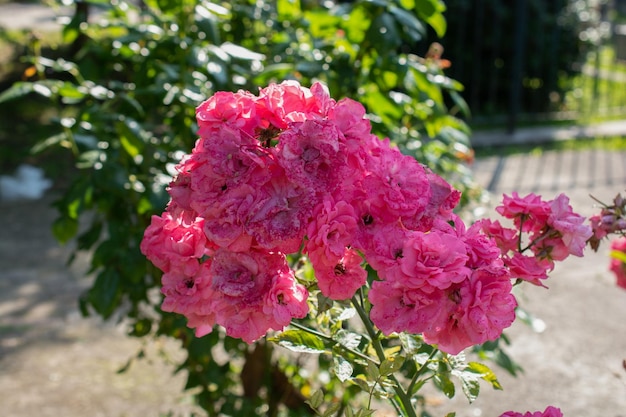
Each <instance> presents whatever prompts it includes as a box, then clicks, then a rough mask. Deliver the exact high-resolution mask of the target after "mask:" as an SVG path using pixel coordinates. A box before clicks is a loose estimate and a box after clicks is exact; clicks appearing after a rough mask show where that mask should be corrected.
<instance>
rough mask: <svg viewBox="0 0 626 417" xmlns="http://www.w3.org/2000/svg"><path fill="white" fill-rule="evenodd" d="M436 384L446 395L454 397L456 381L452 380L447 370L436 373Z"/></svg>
mask: <svg viewBox="0 0 626 417" xmlns="http://www.w3.org/2000/svg"><path fill="white" fill-rule="evenodd" d="M435 385H436V386H437V387H438V388H439V389H440V390H441V391H442V392H443V393H444V394H445V395H446V397H448V398H453V397H454V394H455V393H456V389H455V388H454V382H452V380H451V379H450V375H449V374H448V373H447V372H444V373H437V374H435Z"/></svg>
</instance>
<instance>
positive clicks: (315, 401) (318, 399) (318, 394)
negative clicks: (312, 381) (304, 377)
mask: <svg viewBox="0 0 626 417" xmlns="http://www.w3.org/2000/svg"><path fill="white" fill-rule="evenodd" d="M305 402H306V403H307V404H308V405H310V406H311V408H313V409H314V410H317V409H318V408H320V406H321V405H322V403H323V402H324V393H323V392H322V390H321V389H320V390H317V391H315V392H314V393H313V395H311V398H309V399H308V400H307V401H305Z"/></svg>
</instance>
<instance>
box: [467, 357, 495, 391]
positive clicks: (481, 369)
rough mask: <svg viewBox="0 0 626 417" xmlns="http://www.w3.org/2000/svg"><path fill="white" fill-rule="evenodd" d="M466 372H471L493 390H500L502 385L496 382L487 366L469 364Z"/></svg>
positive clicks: (475, 363) (474, 363) (493, 374)
mask: <svg viewBox="0 0 626 417" xmlns="http://www.w3.org/2000/svg"><path fill="white" fill-rule="evenodd" d="M466 371H467V372H473V373H475V374H478V376H479V377H480V378H482V379H484V380H485V381H487V382H489V383H490V384H491V386H492V387H493V388H494V389H497V390H501V389H502V385H500V382H499V381H498V377H497V376H496V374H495V373H494V372H493V371H492V370H491V368H489V367H488V366H487V365H485V364H482V363H479V362H469V363H468V364H467V370H466Z"/></svg>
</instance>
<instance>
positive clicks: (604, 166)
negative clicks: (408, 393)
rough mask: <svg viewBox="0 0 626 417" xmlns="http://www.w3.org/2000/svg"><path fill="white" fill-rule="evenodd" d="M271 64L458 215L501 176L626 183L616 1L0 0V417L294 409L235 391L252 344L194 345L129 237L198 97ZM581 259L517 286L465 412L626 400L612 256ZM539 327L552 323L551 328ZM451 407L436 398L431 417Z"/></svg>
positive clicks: (625, 95) (172, 159)
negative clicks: (362, 116) (544, 282)
mask: <svg viewBox="0 0 626 417" xmlns="http://www.w3.org/2000/svg"><path fill="white" fill-rule="evenodd" d="M284 79H295V80H298V81H300V82H301V83H302V84H303V85H310V84H311V83H312V82H314V81H318V80H319V81H322V82H323V83H325V84H326V85H327V86H328V87H329V90H330V93H331V96H332V97H334V98H335V99H340V98H342V97H351V98H353V99H356V100H358V101H360V102H361V103H363V104H364V105H365V107H366V108H367V111H368V116H369V117H370V119H371V121H372V127H373V131H374V132H375V133H377V134H379V135H380V136H386V137H389V138H390V139H391V140H392V141H393V142H394V143H395V144H396V145H397V146H399V147H400V148H401V149H402V150H403V151H404V152H405V153H408V154H411V155H413V156H415V157H416V158H417V159H419V160H420V161H422V162H423V163H425V164H426V165H428V166H429V167H430V168H431V169H433V170H434V171H436V172H438V173H439V174H441V175H443V176H444V177H445V178H446V179H448V180H449V181H450V182H452V183H453V184H454V185H455V186H456V187H457V188H459V189H460V190H462V191H463V201H462V208H463V209H464V210H466V211H467V212H468V213H472V214H475V215H480V214H481V213H488V210H489V209H490V208H491V207H492V206H493V204H494V200H493V199H492V197H494V196H495V197H496V198H495V199H496V200H497V198H498V194H500V193H503V192H506V193H510V192H512V191H520V192H539V193H546V198H552V197H553V195H554V194H555V193H557V192H560V191H565V192H567V193H568V194H570V195H572V196H573V198H572V204H573V205H574V209H575V210H577V211H580V212H582V213H583V214H584V215H586V216H588V215H591V214H592V213H593V210H594V207H593V202H592V201H591V199H590V198H589V194H593V195H594V196H596V197H598V198H602V199H604V200H605V201H610V200H611V199H612V198H613V197H614V195H615V194H616V193H618V192H620V191H623V188H624V183H625V180H626V168H625V166H626V164H625V162H626V139H625V137H626V136H625V135H626V116H625V115H626V88H625V87H626V1H622V0H552V1H540V0H516V1H511V2H507V1H499V0H448V1H440V0H353V1H341V0H337V1H332V0H328V1H316V0H277V1H263V0H256V1H253V0H233V1H228V2H220V1H215V2H210V1H191V0H145V1H140V0H137V1H124V0H114V1H104V0H91V1H76V0H63V1H61V2H53V1H42V2H37V1H29V2H13V1H6V0H0V208H2V210H3V216H2V218H1V219H0V392H4V394H3V395H2V396H0V409H2V410H4V411H3V413H5V414H3V415H8V416H20V417H22V416H32V415H41V416H58V415H65V416H70V417H72V416H84V415H92V416H96V415H102V416H140V415H142V416H145V415H302V414H298V411H297V410H298V407H299V406H301V405H302V400H303V399H302V398H300V397H297V396H296V397H297V398H296V404H295V405H294V404H285V403H284V402H281V401H279V400H275V398H274V397H275V396H273V395H271V394H272V393H274V394H276V393H279V394H281V393H282V394H284V393H285V392H286V391H285V390H288V389H292V388H293V387H291V386H288V387H286V386H284V385H283V386H279V387H277V386H273V385H271V383H270V382H268V380H266V379H264V380H263V381H264V382H263V383H264V384H269V385H267V386H265V388H263V389H261V390H258V391H255V392H243V393H242V390H241V384H242V378H243V383H244V384H245V382H246V380H245V376H242V369H243V368H244V367H245V363H246V362H247V361H248V360H249V359H250V351H249V349H248V347H247V346H245V345H244V344H242V343H241V342H239V341H234V340H232V339H229V338H226V337H225V336H224V335H222V334H218V333H217V332H215V333H213V334H212V335H211V336H208V337H206V338H203V339H195V338H193V337H192V335H191V333H190V332H189V330H188V329H186V327H185V322H184V320H181V318H180V317H177V316H173V315H168V314H166V313H164V312H162V311H160V309H159V308H158V305H159V294H158V284H159V278H160V277H159V273H158V271H156V270H155V269H154V268H153V267H152V266H151V265H149V264H148V263H147V262H146V260H145V258H144V257H143V255H142V254H141V253H140V252H139V249H138V248H139V241H140V240H141V237H142V234H143V230H145V227H146V226H147V224H148V222H149V219H150V216H151V215H153V214H158V213H160V212H161V211H162V210H163V208H164V207H165V205H166V203H167V201H168V195H167V193H166V192H165V186H166V185H167V183H168V182H169V181H170V180H171V176H172V175H173V170H172V168H173V165H174V164H175V163H176V162H177V161H178V160H180V158H181V156H182V155H183V154H184V153H186V152H189V151H190V150H191V148H192V146H193V144H194V142H195V139H196V135H195V131H196V125H195V120H194V116H195V114H194V109H195V106H197V105H198V104H199V103H200V102H202V101H203V100H204V99H206V98H207V97H209V96H211V95H212V94H213V93H215V92H216V91H221V90H227V91H236V90H238V89H245V90H249V91H252V92H254V93H256V91H258V88H259V87H263V86H266V85H267V84H268V83H270V82H280V81H282V80H284ZM496 203H497V201H496ZM577 205H578V206H577ZM581 206H582V207H581ZM586 259H588V260H580V262H579V260H576V262H574V263H573V264H572V266H571V267H568V268H564V269H563V270H562V271H561V272H559V274H560V275H561V278H560V281H559V280H557V282H560V284H555V285H554V288H553V290H554V292H555V293H556V294H560V295H554V296H553V295H551V294H552V292H548V293H546V292H535V289H532V290H530V291H529V293H528V294H521V295H520V297H521V299H525V300H526V302H527V303H528V306H529V307H530V308H529V310H531V311H533V309H537V310H539V311H538V312H539V313H541V314H538V316H541V317H543V320H542V319H538V321H537V320H534V319H533V318H532V317H530V318H529V317H526V320H525V322H526V323H527V324H530V326H527V325H524V324H522V325H520V326H521V327H520V328H514V329H513V330H512V332H511V334H513V335H518V336H520V337H521V341H519V343H518V344H517V345H516V344H515V341H514V342H513V344H512V346H511V347H509V346H508V345H507V343H505V342H504V341H503V342H502V343H500V345H497V344H496V346H491V351H490V354H491V356H489V359H490V360H491V361H492V362H493V363H494V365H493V366H494V369H496V367H499V368H497V374H498V375H500V374H504V377H503V378H504V381H505V382H507V384H506V385H505V394H504V395H505V397H502V396H499V397H498V396H495V395H494V394H493V392H492V391H491V390H490V388H489V387H484V388H483V390H484V391H485V395H484V397H481V398H485V399H484V400H482V401H481V400H480V399H479V400H478V401H477V403H475V404H474V405H473V406H471V407H470V406H468V404H467V401H466V400H465V399H464V398H463V396H462V395H460V394H459V395H458V396H457V397H461V398H457V400H455V403H454V406H455V407H456V409H457V410H461V411H460V412H459V414H458V415H461V416H466V415H467V416H478V415H499V414H496V413H502V412H504V411H506V410H507V409H511V408H512V407H513V406H517V407H518V408H519V407H528V409H531V408H534V409H535V410H539V409H541V410H543V409H545V407H546V406H547V405H549V404H551V403H549V402H547V401H551V399H554V402H557V401H560V403H555V405H558V406H562V408H563V409H564V411H569V416H576V415H603V416H615V417H619V416H622V417H624V414H623V413H624V411H623V410H626V404H625V403H624V401H626V382H625V381H626V379H625V376H626V375H625V374H624V371H623V369H622V363H621V360H622V359H623V358H626V353H625V352H626V339H624V337H626V336H622V335H624V334H625V333H624V331H623V328H620V327H619V323H620V322H619V319H617V317H620V315H621V316H623V314H624V313H625V310H626V301H625V300H624V294H623V291H622V292H621V293H620V292H619V291H620V290H618V289H616V288H614V283H613V281H612V277H611V276H610V275H609V274H608V273H607V272H606V265H605V261H606V263H607V264H608V257H607V254H606V252H604V253H600V254H599V255H598V256H595V257H594V256H589V258H586ZM557 276H558V275H557ZM592 282H595V283H597V285H596V284H592ZM549 286H550V287H552V285H549ZM560 289H562V291H559V290H560ZM540 290H541V289H540ZM542 291H543V290H542ZM551 291H552V290H551ZM549 294H550V295H549ZM551 297H556V298H551ZM573 306H575V310H576V314H573V315H569V316H568V315H567V314H563V311H564V310H565V309H568V308H572V307H573ZM542 309H543V310H542ZM84 316H88V318H84ZM607 318H610V319H608V320H607ZM544 320H545V321H544ZM546 323H547V324H548V328H549V329H551V330H552V331H554V330H555V329H562V330H560V331H556V332H555V333H554V334H555V336H554V338H552V339H544V334H543V332H542V331H541V329H544V328H545V327H546V326H545V324H546ZM538 329H539V330H538ZM577 331H578V332H577ZM594 332H595V334H596V335H597V336H598V337H597V338H596V339H595V340H594V341H591V340H589V336H588V335H589V334H592V333H594ZM548 333H549V332H546V334H548ZM574 334H576V335H574ZM564 340H568V341H567V342H564ZM529 346H530V347H531V348H528V349H526V347H529ZM548 351H549V352H550V353H554V352H557V353H556V359H554V358H553V357H551V356H550V355H548V354H547V353H548ZM589 351H592V352H593V354H591V355H590V354H588V352H589ZM507 352H508V353H509V354H510V356H509V354H507ZM540 352H541V354H540ZM514 354H516V355H517V356H515V355H514ZM544 354H545V355H544ZM270 356H271V355H270ZM272 358H273V359H272V360H270V361H268V365H267V366H268V369H269V370H271V371H272V372H274V371H276V370H279V371H280V375H288V376H290V377H292V379H293V378H295V379H294V380H295V382H294V384H296V388H297V389H298V392H300V393H301V394H303V393H304V394H306V393H307V392H310V389H311V387H310V385H307V384H309V382H307V380H311V378H310V376H306V375H304V374H302V375H300V377H299V379H298V375H299V374H298V372H300V371H299V370H298V366H297V365H294V364H290V363H285V362H280V361H279V360H277V359H275V357H273V356H272ZM514 359H517V360H519V361H520V362H523V365H524V366H526V369H527V370H526V372H525V373H524V375H525V376H528V375H530V376H532V377H533V378H534V379H531V380H530V381H529V380H526V381H524V379H523V378H524V377H519V374H520V369H519V368H518V367H517V365H516V363H515V361H514ZM574 360H578V362H577V364H578V365H576V366H574V365H572V366H571V367H570V366H569V364H570V362H572V361H574ZM319 361H320V363H319V366H320V367H321V369H328V368H329V366H330V365H329V364H328V363H323V359H320V360H319ZM270 368H271V369H270ZM574 368H576V369H574ZM268 369H266V370H265V371H266V374H270V373H271V372H270V371H268ZM176 370H177V371H178V372H177V373H176V374H175V375H174V376H172V374H173V372H174V371H176ZM117 371H123V372H120V373H119V374H118V373H117ZM294 375H295V377H294ZM514 375H518V378H513V376H514ZM318 377H319V376H316V378H318ZM325 378H326V379H327V378H328V373H327V374H326V375H325V376H322V377H319V378H318V380H319V381H323V380H325ZM316 382H318V381H316ZM540 383H547V384H548V388H547V389H542V388H541V386H540ZM518 384H519V385H520V387H519V388H518ZM507 387H510V388H509V390H506V388H507ZM556 387H558V388H556ZM307 390H308V391H307ZM304 394H303V395H304ZM271 398H274V400H272V401H277V403H276V404H274V405H276V409H274V408H271V410H270V411H272V412H271V413H270V412H269V411H268V409H265V408H263V407H266V404H267V402H268V401H269V400H268V399H271ZM270 402H271V401H270ZM264 404H265V405H264ZM446 404H448V403H447V399H445V398H443V397H442V395H441V393H439V392H435V391H433V392H429V393H428V394H425V396H424V398H423V406H424V407H425V408H424V409H425V411H424V413H426V414H424V415H425V416H427V415H443V413H444V409H446V407H448V408H449V406H448V405H446ZM509 405H510V406H509ZM277 410H278V411H277ZM582 410H586V411H588V413H583V411H582ZM520 411H522V410H521V409H520ZM524 411H525V410H524ZM428 412H430V413H432V414H428ZM274 413H276V414H274ZM281 413H282V414H281ZM380 415H384V414H380ZM565 415H568V414H567V413H566V414H565Z"/></svg>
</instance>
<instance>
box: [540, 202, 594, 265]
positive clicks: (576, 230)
mask: <svg viewBox="0 0 626 417" xmlns="http://www.w3.org/2000/svg"><path fill="white" fill-rule="evenodd" d="M584 221H585V218H584V217H582V216H580V215H578V214H576V213H574V212H573V211H572V207H571V206H570V205H569V198H567V196H566V195H565V194H560V195H559V196H558V197H557V198H556V199H554V200H552V201H551V202H550V215H549V216H548V221H547V223H548V225H550V226H551V227H552V228H553V229H554V230H556V231H557V232H559V234H560V236H559V238H560V239H559V241H558V242H554V244H553V249H552V251H551V252H550V257H551V258H552V259H554V260H557V261H561V260H563V259H565V258H566V257H567V256H568V255H570V254H571V255H574V256H583V250H584V248H585V246H586V244H587V240H588V239H589V238H590V237H591V236H592V235H593V232H592V230H591V227H590V226H587V225H584V224H583V222H584Z"/></svg>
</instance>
